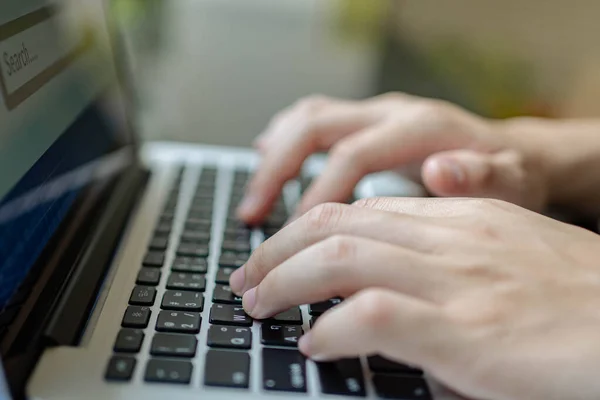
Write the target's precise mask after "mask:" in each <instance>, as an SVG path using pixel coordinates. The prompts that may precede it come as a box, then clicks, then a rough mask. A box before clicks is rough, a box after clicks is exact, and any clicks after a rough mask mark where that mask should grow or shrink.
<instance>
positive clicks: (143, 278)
mask: <svg viewBox="0 0 600 400" xmlns="http://www.w3.org/2000/svg"><path fill="white" fill-rule="evenodd" d="M159 282H160V270H159V269H156V268H147V267H144V268H142V269H140V272H138V276H137V279H136V281H135V283H136V284H138V285H149V286H156V285H158V283H159Z"/></svg>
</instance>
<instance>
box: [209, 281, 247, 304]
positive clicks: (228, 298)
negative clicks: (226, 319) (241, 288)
mask: <svg viewBox="0 0 600 400" xmlns="http://www.w3.org/2000/svg"><path fill="white" fill-rule="evenodd" d="M212 300H213V302H215V303H224V304H238V305H241V304H242V298H241V297H239V296H236V295H235V294H234V293H233V292H232V291H231V288H230V287H229V286H228V285H222V284H216V285H215V289H214V291H213V298H212Z"/></svg>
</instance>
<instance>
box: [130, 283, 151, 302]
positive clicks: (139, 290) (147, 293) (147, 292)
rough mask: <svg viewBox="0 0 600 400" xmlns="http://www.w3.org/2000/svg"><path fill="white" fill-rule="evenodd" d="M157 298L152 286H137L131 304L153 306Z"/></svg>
mask: <svg viewBox="0 0 600 400" xmlns="http://www.w3.org/2000/svg"><path fill="white" fill-rule="evenodd" d="M155 298H156V289H155V288H153V287H151V286H136V287H134V288H133V291H132V292H131V296H130V297H129V304H132V305H135V306H151V305H152V304H154V299H155Z"/></svg>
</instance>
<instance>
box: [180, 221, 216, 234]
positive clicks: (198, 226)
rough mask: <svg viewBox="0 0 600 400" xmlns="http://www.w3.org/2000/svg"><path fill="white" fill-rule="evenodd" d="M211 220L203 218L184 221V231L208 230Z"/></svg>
mask: <svg viewBox="0 0 600 400" xmlns="http://www.w3.org/2000/svg"><path fill="white" fill-rule="evenodd" d="M210 225H211V221H209V220H205V219H202V220H201V219H194V220H191V221H186V223H185V225H184V229H185V230H186V231H197V232H210Z"/></svg>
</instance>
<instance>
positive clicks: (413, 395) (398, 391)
mask: <svg viewBox="0 0 600 400" xmlns="http://www.w3.org/2000/svg"><path fill="white" fill-rule="evenodd" d="M373 385H374V386H375V391H376V392H377V395H378V396H379V397H383V398H385V399H402V400H431V394H430V393H429V388H428V386H427V382H425V379H423V378H419V377H413V376H402V375H375V376H373Z"/></svg>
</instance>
